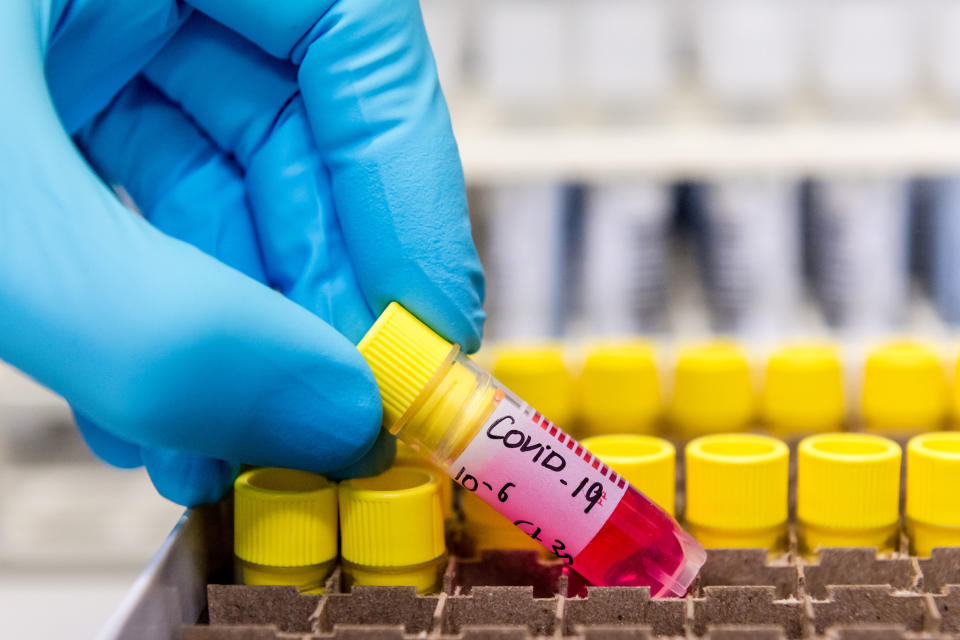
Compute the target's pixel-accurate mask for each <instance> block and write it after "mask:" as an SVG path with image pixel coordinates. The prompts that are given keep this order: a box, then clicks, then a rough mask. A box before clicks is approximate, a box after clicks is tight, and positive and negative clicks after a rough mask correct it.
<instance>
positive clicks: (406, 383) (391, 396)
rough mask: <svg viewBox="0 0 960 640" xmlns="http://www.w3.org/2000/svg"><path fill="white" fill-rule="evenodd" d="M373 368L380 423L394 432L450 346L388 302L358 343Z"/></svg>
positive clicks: (399, 307) (395, 304) (448, 355)
mask: <svg viewBox="0 0 960 640" xmlns="http://www.w3.org/2000/svg"><path fill="white" fill-rule="evenodd" d="M357 349H359V351H360V354H361V355H362V356H363V357H364V359H365V360H366V361H367V364H368V365H369V366H370V369H372V370H373V377H374V378H375V379H376V381H377V386H378V387H379V388H380V398H381V400H382V402H383V426H384V427H386V428H387V429H388V430H391V432H393V431H394V430H395V426H396V424H397V422H399V420H400V418H401V417H403V415H404V414H405V413H406V412H407V410H408V409H410V407H411V406H413V404H414V402H415V401H416V400H417V398H418V397H419V396H420V393H421V392H422V391H423V390H424V388H425V387H426V386H427V383H429V382H430V379H431V378H432V377H433V376H434V374H435V373H437V371H438V370H439V369H440V368H441V366H442V365H443V364H444V362H445V361H446V360H447V359H449V358H450V357H451V351H452V350H453V349H454V347H453V345H451V344H450V343H449V342H447V341H446V340H444V339H443V338H441V337H440V336H439V335H437V334H436V333H434V331H433V330H432V329H430V328H429V327H428V326H427V325H425V324H423V323H422V322H420V320H418V319H417V318H415V317H414V316H413V314H411V313H410V312H409V311H407V310H406V309H404V308H403V307H401V306H400V305H399V304H398V303H396V302H391V303H390V304H389V305H388V306H387V308H386V309H385V310H384V312H383V313H382V314H380V317H379V318H377V321H376V322H374V323H373V326H372V327H370V330H369V331H367V335H365V336H364V337H363V339H362V340H361V341H360V344H358V345H357Z"/></svg>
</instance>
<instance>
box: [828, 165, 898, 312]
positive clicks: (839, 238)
mask: <svg viewBox="0 0 960 640" xmlns="http://www.w3.org/2000/svg"><path fill="white" fill-rule="evenodd" d="M811 196H812V216H811V226H810V257H811V259H812V261H813V277H814V284H815V286H816V289H817V294H818V297H819V298H820V302H821V304H822V306H823V311H824V315H825V316H826V319H827V322H829V323H830V324H831V325H834V326H838V327H841V328H844V329H857V330H868V331H876V330H883V329H888V328H890V327H891V326H895V325H896V324H898V323H900V322H902V321H903V319H904V316H905V315H906V306H907V305H906V303H907V296H908V293H909V285H910V262H909V248H910V234H909V222H910V199H909V190H908V188H907V183H906V181H905V180H900V179H897V178H888V177H843V178H832V179H829V180H822V181H818V182H816V183H814V185H813V189H812V192H811Z"/></svg>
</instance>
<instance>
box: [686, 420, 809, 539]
mask: <svg viewBox="0 0 960 640" xmlns="http://www.w3.org/2000/svg"><path fill="white" fill-rule="evenodd" d="M685 460H686V476H687V482H686V488H687V506H686V520H687V522H688V523H689V524H690V526H691V529H692V531H693V533H694V535H695V536H696V537H697V540H699V541H700V542H701V543H702V544H703V545H704V546H705V547H708V548H717V547H766V548H773V547H775V546H778V545H779V544H780V543H782V542H785V540H786V537H785V534H786V523H787V483H788V475H789V463H790V450H789V449H788V448H787V445H785V444H784V443H783V442H781V441H780V440H777V439H776V438H770V437H768V436H759V435H753V434H748V433H736V434H719V435H711V436H703V437H700V438H697V439H695V440H692V441H691V442H690V443H688V444H687V448H686V453H685Z"/></svg>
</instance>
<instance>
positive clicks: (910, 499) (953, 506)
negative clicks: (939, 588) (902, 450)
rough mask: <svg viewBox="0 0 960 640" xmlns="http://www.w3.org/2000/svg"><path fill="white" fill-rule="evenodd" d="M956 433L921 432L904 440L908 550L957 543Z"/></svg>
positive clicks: (959, 467) (959, 451)
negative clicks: (905, 449) (905, 452)
mask: <svg viewBox="0 0 960 640" xmlns="http://www.w3.org/2000/svg"><path fill="white" fill-rule="evenodd" d="M958 483H960V433H956V432H951V433H946V432H941V433H925V434H922V435H918V436H914V437H913V438H911V439H910V442H909V443H908V444H907V502H906V507H905V509H904V512H905V515H906V525H907V534H908V535H909V537H910V553H911V554H913V555H918V556H929V555H930V552H931V551H933V549H934V548H935V547H957V546H960V492H958V491H957V486H958Z"/></svg>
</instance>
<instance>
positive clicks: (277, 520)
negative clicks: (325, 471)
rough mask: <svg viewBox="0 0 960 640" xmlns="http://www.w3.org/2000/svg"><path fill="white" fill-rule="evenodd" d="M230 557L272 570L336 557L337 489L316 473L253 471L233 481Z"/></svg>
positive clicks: (262, 469) (283, 470)
mask: <svg viewBox="0 0 960 640" xmlns="http://www.w3.org/2000/svg"><path fill="white" fill-rule="evenodd" d="M233 486H234V544H233V548H234V554H235V555H236V556H237V557H238V558H240V559H241V560H246V561H247V562H253V563H256V564H261V565H266V566H271V567H306V566H310V565H315V564H321V563H324V562H327V561H329V560H333V559H334V558H336V557H337V487H336V485H335V484H333V483H332V482H330V481H329V480H327V479H326V478H324V477H323V476H319V475H317V474H315V473H308V472H306V471H294V470H292V469H275V468H270V467H265V468H259V469H253V470H251V471H247V472H245V473H242V474H240V476H239V477H237V479H236V480H235V481H234V484H233Z"/></svg>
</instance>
